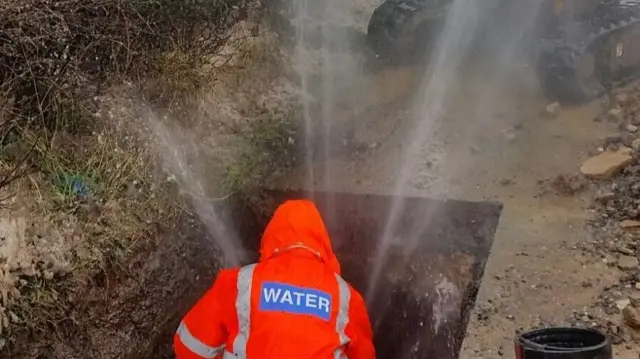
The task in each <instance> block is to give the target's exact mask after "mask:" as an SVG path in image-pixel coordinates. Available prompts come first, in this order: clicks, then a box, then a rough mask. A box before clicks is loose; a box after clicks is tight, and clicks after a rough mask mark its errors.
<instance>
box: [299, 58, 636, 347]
mask: <svg viewBox="0 0 640 359" xmlns="http://www.w3.org/2000/svg"><path fill="white" fill-rule="evenodd" d="M421 71H422V69H420V68H403V69H397V70H393V69H391V70H385V71H383V72H382V73H378V74H376V75H375V76H374V78H373V79H372V80H371V81H372V83H374V84H375V87H373V88H374V90H373V91H371V92H372V95H373V96H372V97H375V98H384V99H386V100H387V101H386V102H382V103H383V105H382V106H381V105H380V104H378V105H376V106H375V107H374V106H372V107H373V108H372V109H369V110H365V111H362V113H361V114H358V115H355V116H353V117H351V119H352V120H353V121H355V129H353V131H352V132H351V133H350V134H348V135H345V138H347V137H348V138H349V144H347V142H346V141H345V146H344V148H343V151H342V154H340V155H338V156H334V157H332V158H331V160H330V161H328V164H319V163H318V164H315V165H314V166H315V167H316V168H315V172H316V173H319V176H318V177H317V179H316V181H315V186H316V187H320V188H326V187H329V188H331V189H336V190H341V191H353V192H373V193H389V192H393V191H395V190H396V189H394V187H393V184H394V181H395V180H396V179H397V178H398V176H399V173H400V169H399V168H398V167H399V166H401V165H402V164H403V163H406V162H411V163H412V166H411V168H410V174H409V176H408V178H410V181H409V183H408V185H407V186H405V187H404V188H402V189H401V191H402V192H403V193H406V194H412V195H418V196H435V197H442V196H445V197H448V198H455V199H464V200H478V201H482V200H497V201H499V202H501V203H503V204H504V210H503V214H502V217H501V220H500V225H499V227H498V231H497V233H496V236H495V240H494V244H493V248H492V252H491V255H490V257H489V262H488V264H487V267H486V271H485V277H484V282H483V285H482V287H481V289H480V292H479V295H478V299H477V303H476V307H475V309H474V311H473V313H472V319H471V322H470V323H469V327H468V332H467V333H468V334H467V337H466V339H465V342H464V345H463V350H462V353H461V358H500V357H503V356H505V357H510V356H512V355H513V353H512V350H513V349H512V348H513V338H514V335H515V333H516V331H517V330H521V329H530V328H534V327H537V326H540V325H559V324H569V322H567V318H568V317H569V316H570V315H571V314H575V313H585V312H586V311H587V308H589V307H591V305H592V304H593V302H594V301H595V300H596V298H597V297H598V295H599V294H600V293H601V292H602V290H603V289H604V288H607V287H609V286H612V285H614V284H616V283H617V282H618V278H619V276H620V271H619V270H618V269H616V268H615V267H611V266H607V264H606V263H605V262H603V260H602V258H600V257H596V256H594V255H592V254H590V253H585V252H584V251H582V250H579V249H578V247H579V246H580V244H581V243H583V242H585V241H589V239H590V238H592V237H593V234H592V232H591V231H590V230H589V229H588V228H587V225H586V224H587V220H588V219H590V218H591V216H592V215H593V213H592V211H590V210H589V208H590V205H591V203H592V199H593V196H594V190H593V189H590V187H589V186H588V185H586V187H585V188H584V190H578V191H576V192H577V193H566V192H565V191H563V190H562V189H561V188H560V189H558V187H557V186H556V185H554V182H553V180H554V179H556V178H557V177H558V176H561V175H566V176H567V178H571V177H572V176H574V175H576V174H578V173H579V172H580V166H581V165H582V162H583V161H584V160H585V159H587V158H589V157H590V156H591V155H593V154H594V153H595V151H596V148H597V146H598V144H599V143H600V142H601V141H602V140H603V139H605V138H607V137H608V136H611V135H613V134H616V133H619V132H620V130H619V128H618V125H617V124H613V123H609V122H606V121H604V122H602V121H594V119H595V118H596V117H597V116H598V114H600V113H601V111H602V105H601V103H600V100H597V101H594V102H593V103H589V104H585V105H582V106H578V107H566V108H563V109H562V110H561V111H560V112H559V113H558V114H557V115H555V116H550V115H549V114H548V113H547V112H546V110H545V108H546V106H547V105H548V104H549V103H548V100H546V99H545V98H544V96H542V94H540V93H539V92H538V90H537V89H536V86H535V80H532V78H531V75H530V74H529V70H528V69H527V68H526V67H521V68H517V67H516V68H515V69H514V71H515V73H514V74H513V75H512V76H509V80H508V81H497V80H496V81H491V79H489V80H487V79H486V78H483V77H482V75H473V74H469V75H468V76H462V77H463V80H462V81H460V83H457V84H456V85H455V90H454V94H453V95H452V96H451V97H450V102H449V105H448V106H447V107H446V110H445V115H444V118H445V120H444V121H443V122H442V123H440V124H437V125H434V126H433V128H432V129H431V131H432V133H433V134H435V136H433V137H432V140H431V141H427V136H424V137H425V142H426V143H424V145H422V146H421V150H420V151H419V153H417V154H416V155H415V156H416V157H414V158H411V159H409V160H407V159H406V158H403V155H402V153H403V152H402V151H403V150H404V149H405V148H406V147H407V142H408V140H409V139H410V138H411V131H412V129H414V128H415V124H414V123H412V119H411V117H412V116H411V114H412V110H411V109H412V108H411V107H410V105H409V103H410V101H409V99H410V98H411V93H412V92H414V91H415V89H416V86H417V85H418V84H417V81H418V80H417V79H419V78H421V76H422V73H421ZM346 117H349V116H348V115H346ZM351 144H355V145H351ZM299 176H300V177H298V179H296V180H294V182H295V181H298V182H300V181H304V179H303V178H302V177H303V176H304V175H302V174H300V175H299ZM326 178H329V180H326ZM331 178H338V179H340V181H339V182H338V181H335V180H333V181H332V180H331ZM579 187H580V186H579ZM570 192H572V191H570ZM613 318H614V319H613V320H614V321H620V320H621V319H620V315H619V313H618V315H617V316H615V315H614V316H613ZM616 351H617V354H619V355H636V356H637V353H638V347H637V346H636V344H632V343H623V344H621V345H618V346H617V347H616ZM633 353H635V354H633ZM621 357H622V358H625V357H627V356H621ZM634 357H635V356H634Z"/></svg>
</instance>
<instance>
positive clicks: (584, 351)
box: [515, 328, 612, 359]
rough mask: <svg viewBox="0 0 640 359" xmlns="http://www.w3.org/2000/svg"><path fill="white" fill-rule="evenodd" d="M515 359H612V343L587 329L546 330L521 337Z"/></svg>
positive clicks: (602, 335)
mask: <svg viewBox="0 0 640 359" xmlns="http://www.w3.org/2000/svg"><path fill="white" fill-rule="evenodd" d="M515 349H516V359H612V351H611V342H610V341H609V338H608V337H607V336H606V335H604V334H603V333H601V332H599V331H597V330H593V329H586V328H545V329H538V330H532V331H528V332H524V333H521V334H520V335H518V336H517V337H516V340H515Z"/></svg>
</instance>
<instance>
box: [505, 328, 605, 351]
mask: <svg viewBox="0 0 640 359" xmlns="http://www.w3.org/2000/svg"><path fill="white" fill-rule="evenodd" d="M542 332H550V333H554V332H556V333H558V332H560V333H562V332H578V333H580V332H581V333H590V334H596V335H598V336H599V337H600V338H601V341H600V342H599V343H598V344H595V345H591V346H588V347H581V348H570V350H571V351H572V352H574V353H582V352H590V351H593V350H597V349H602V348H606V347H608V346H610V341H609V337H608V336H607V335H606V334H605V333H603V332H601V331H599V330H596V329H593V328H579V327H552V328H541V329H533V330H529V331H525V332H522V333H519V334H516V337H515V344H516V346H520V347H522V348H523V349H531V350H544V351H545V352H546V353H551V354H555V353H566V352H567V349H569V348H560V347H555V346H551V345H544V344H538V343H536V342H534V341H532V340H530V339H527V338H525V337H524V336H525V335H536V334H539V333H542Z"/></svg>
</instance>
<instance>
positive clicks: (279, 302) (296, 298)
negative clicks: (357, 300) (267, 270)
mask: <svg viewBox="0 0 640 359" xmlns="http://www.w3.org/2000/svg"><path fill="white" fill-rule="evenodd" d="M260 310H264V311H278V312H285V313H293V314H306V315H312V316H315V317H318V318H321V319H323V320H326V321H328V320H329V318H330V317H331V295H329V293H326V292H323V291H319V290H316V289H309V288H301V287H296V286H292V285H289V284H284V283H278V282H264V283H263V284H262V288H260Z"/></svg>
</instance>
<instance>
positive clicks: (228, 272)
mask: <svg viewBox="0 0 640 359" xmlns="http://www.w3.org/2000/svg"><path fill="white" fill-rule="evenodd" d="M239 272H240V268H231V269H221V270H220V272H218V276H217V277H216V281H215V284H214V287H216V289H228V288H234V289H235V287H236V283H237V281H238V273H239Z"/></svg>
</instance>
